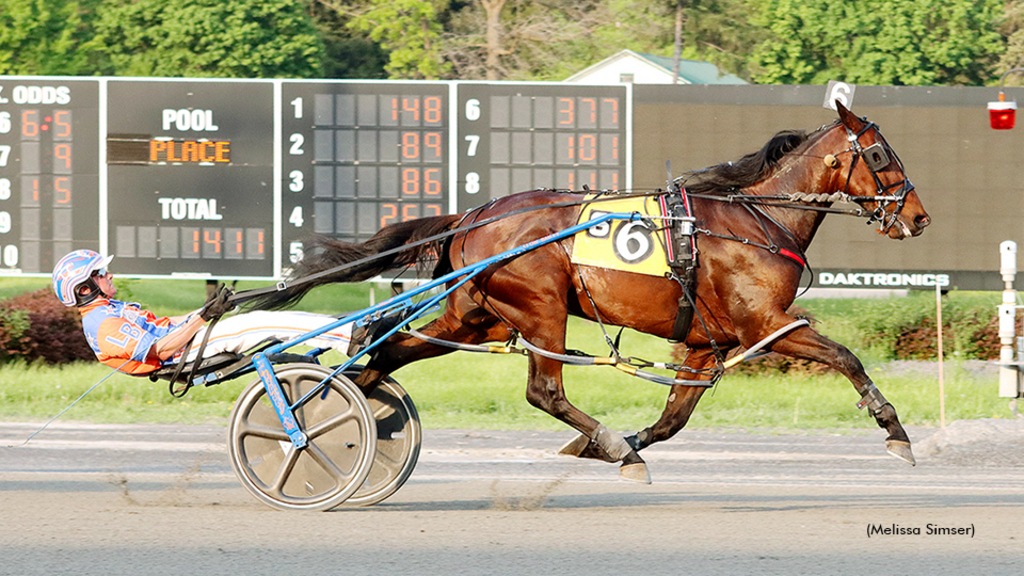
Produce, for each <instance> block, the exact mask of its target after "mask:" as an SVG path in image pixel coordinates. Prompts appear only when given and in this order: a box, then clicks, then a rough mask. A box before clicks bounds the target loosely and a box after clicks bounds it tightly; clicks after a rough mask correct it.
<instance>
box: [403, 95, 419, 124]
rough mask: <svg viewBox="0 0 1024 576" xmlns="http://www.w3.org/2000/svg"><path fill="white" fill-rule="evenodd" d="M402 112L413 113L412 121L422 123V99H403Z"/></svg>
mask: <svg viewBox="0 0 1024 576" xmlns="http://www.w3.org/2000/svg"><path fill="white" fill-rule="evenodd" d="M402 112H412V119H413V120H415V121H417V122H419V121H420V99H419V98H402Z"/></svg>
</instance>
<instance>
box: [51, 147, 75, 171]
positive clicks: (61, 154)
mask: <svg viewBox="0 0 1024 576" xmlns="http://www.w3.org/2000/svg"><path fill="white" fill-rule="evenodd" d="M53 157H54V158H55V159H57V160H63V161H64V168H65V169H67V170H71V144H63V143H61V144H54V145H53Z"/></svg>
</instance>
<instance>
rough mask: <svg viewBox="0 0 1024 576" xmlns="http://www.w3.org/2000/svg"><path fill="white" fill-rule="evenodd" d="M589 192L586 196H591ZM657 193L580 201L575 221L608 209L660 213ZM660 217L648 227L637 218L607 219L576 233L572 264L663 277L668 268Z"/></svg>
mask: <svg viewBox="0 0 1024 576" xmlns="http://www.w3.org/2000/svg"><path fill="white" fill-rule="evenodd" d="M593 197H594V195H589V196H588V197H587V198H588V199H589V198H593ZM658 198H659V197H657V196H643V197H633V198H622V199H618V200H610V201H605V202H596V203H593V204H584V205H583V209H582V210H581V211H580V216H579V220H578V222H579V223H583V222H587V221H589V220H591V219H593V218H594V217H596V216H600V215H602V214H607V213H610V212H638V213H640V214H642V215H644V216H664V213H663V211H662V206H661V204H660V203H659V202H658ZM662 222H663V221H662V220H654V225H655V227H657V228H659V229H658V230H652V229H651V228H649V227H648V226H649V225H648V224H645V223H644V222H642V221H640V220H636V221H632V222H630V221H626V220H611V221H608V222H605V223H603V224H599V225H597V226H592V227H590V228H588V229H587V230H584V231H583V232H579V233H577V234H576V238H575V241H574V245H573V249H572V255H571V259H572V262H573V263H575V264H586V265H587V266H597V267H600V268H611V269H613V270H623V271H626V272H636V273H637V274H649V275H651V276H664V275H665V273H667V272H668V271H669V267H668V256H667V255H666V252H665V243H666V242H668V230H667V229H664V226H663V224H662Z"/></svg>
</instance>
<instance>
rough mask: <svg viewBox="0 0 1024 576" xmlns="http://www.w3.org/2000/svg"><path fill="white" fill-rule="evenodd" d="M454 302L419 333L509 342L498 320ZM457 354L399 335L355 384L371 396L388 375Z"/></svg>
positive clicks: (470, 341)
mask: <svg viewBox="0 0 1024 576" xmlns="http://www.w3.org/2000/svg"><path fill="white" fill-rule="evenodd" d="M453 300H454V305H453V303H450V304H449V307H448V308H447V309H446V310H445V313H444V314H442V315H441V316H440V317H439V318H437V319H436V320H434V321H433V322H430V323H429V324H427V325H426V326H425V327H423V328H421V329H419V332H420V333H422V334H424V335H426V336H430V337H432V338H438V339H440V340H446V341H449V342H456V343H459V344H479V343H481V342H501V341H504V340H507V339H508V338H509V332H508V329H507V328H506V327H505V325H504V324H503V323H502V322H501V321H500V320H498V318H496V317H495V316H493V315H492V314H490V313H489V312H487V311H485V310H483V309H481V308H479V307H475V306H466V304H467V303H468V300H465V299H453ZM459 304H462V305H463V306H459ZM454 351H455V349H454V348H450V347H447V346H441V345H438V344H432V343H430V342H426V341H424V340H421V339H419V338H416V337H415V336H412V335H410V334H405V333H402V332H399V333H397V334H394V335H393V336H391V337H390V338H388V339H387V341H385V342H382V343H381V344H380V345H379V346H378V347H377V348H376V349H375V350H374V351H373V353H372V354H371V358H370V360H369V361H368V362H367V363H366V367H365V368H364V369H363V371H362V372H361V373H360V374H359V376H358V377H357V378H356V379H355V381H354V382H355V384H356V385H358V386H359V387H360V389H362V391H363V393H364V394H367V395H368V394H369V393H370V392H372V391H373V389H374V388H375V387H376V386H377V384H379V383H380V382H381V381H383V380H384V378H386V377H387V376H388V374H391V373H392V372H394V371H395V370H398V369H399V368H401V367H402V366H405V365H407V364H411V363H413V362H415V361H417V360H424V359H426V358H434V357H437V356H443V355H445V354H448V353H451V352H454Z"/></svg>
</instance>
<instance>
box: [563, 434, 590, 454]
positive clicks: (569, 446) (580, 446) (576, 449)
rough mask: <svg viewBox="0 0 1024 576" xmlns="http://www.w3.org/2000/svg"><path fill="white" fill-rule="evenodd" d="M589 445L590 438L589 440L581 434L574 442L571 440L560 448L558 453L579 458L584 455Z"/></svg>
mask: <svg viewBox="0 0 1024 576" xmlns="http://www.w3.org/2000/svg"><path fill="white" fill-rule="evenodd" d="M589 444H590V438H587V437H586V436H584V435H583V434H580V435H578V436H576V437H575V438H573V439H572V440H569V441H568V442H566V443H565V445H563V446H562V447H561V448H559V449H558V453H559V454H565V455H566V456H575V457H577V458H579V457H580V454H583V451H584V450H586V449H587V446H588V445H589Z"/></svg>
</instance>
